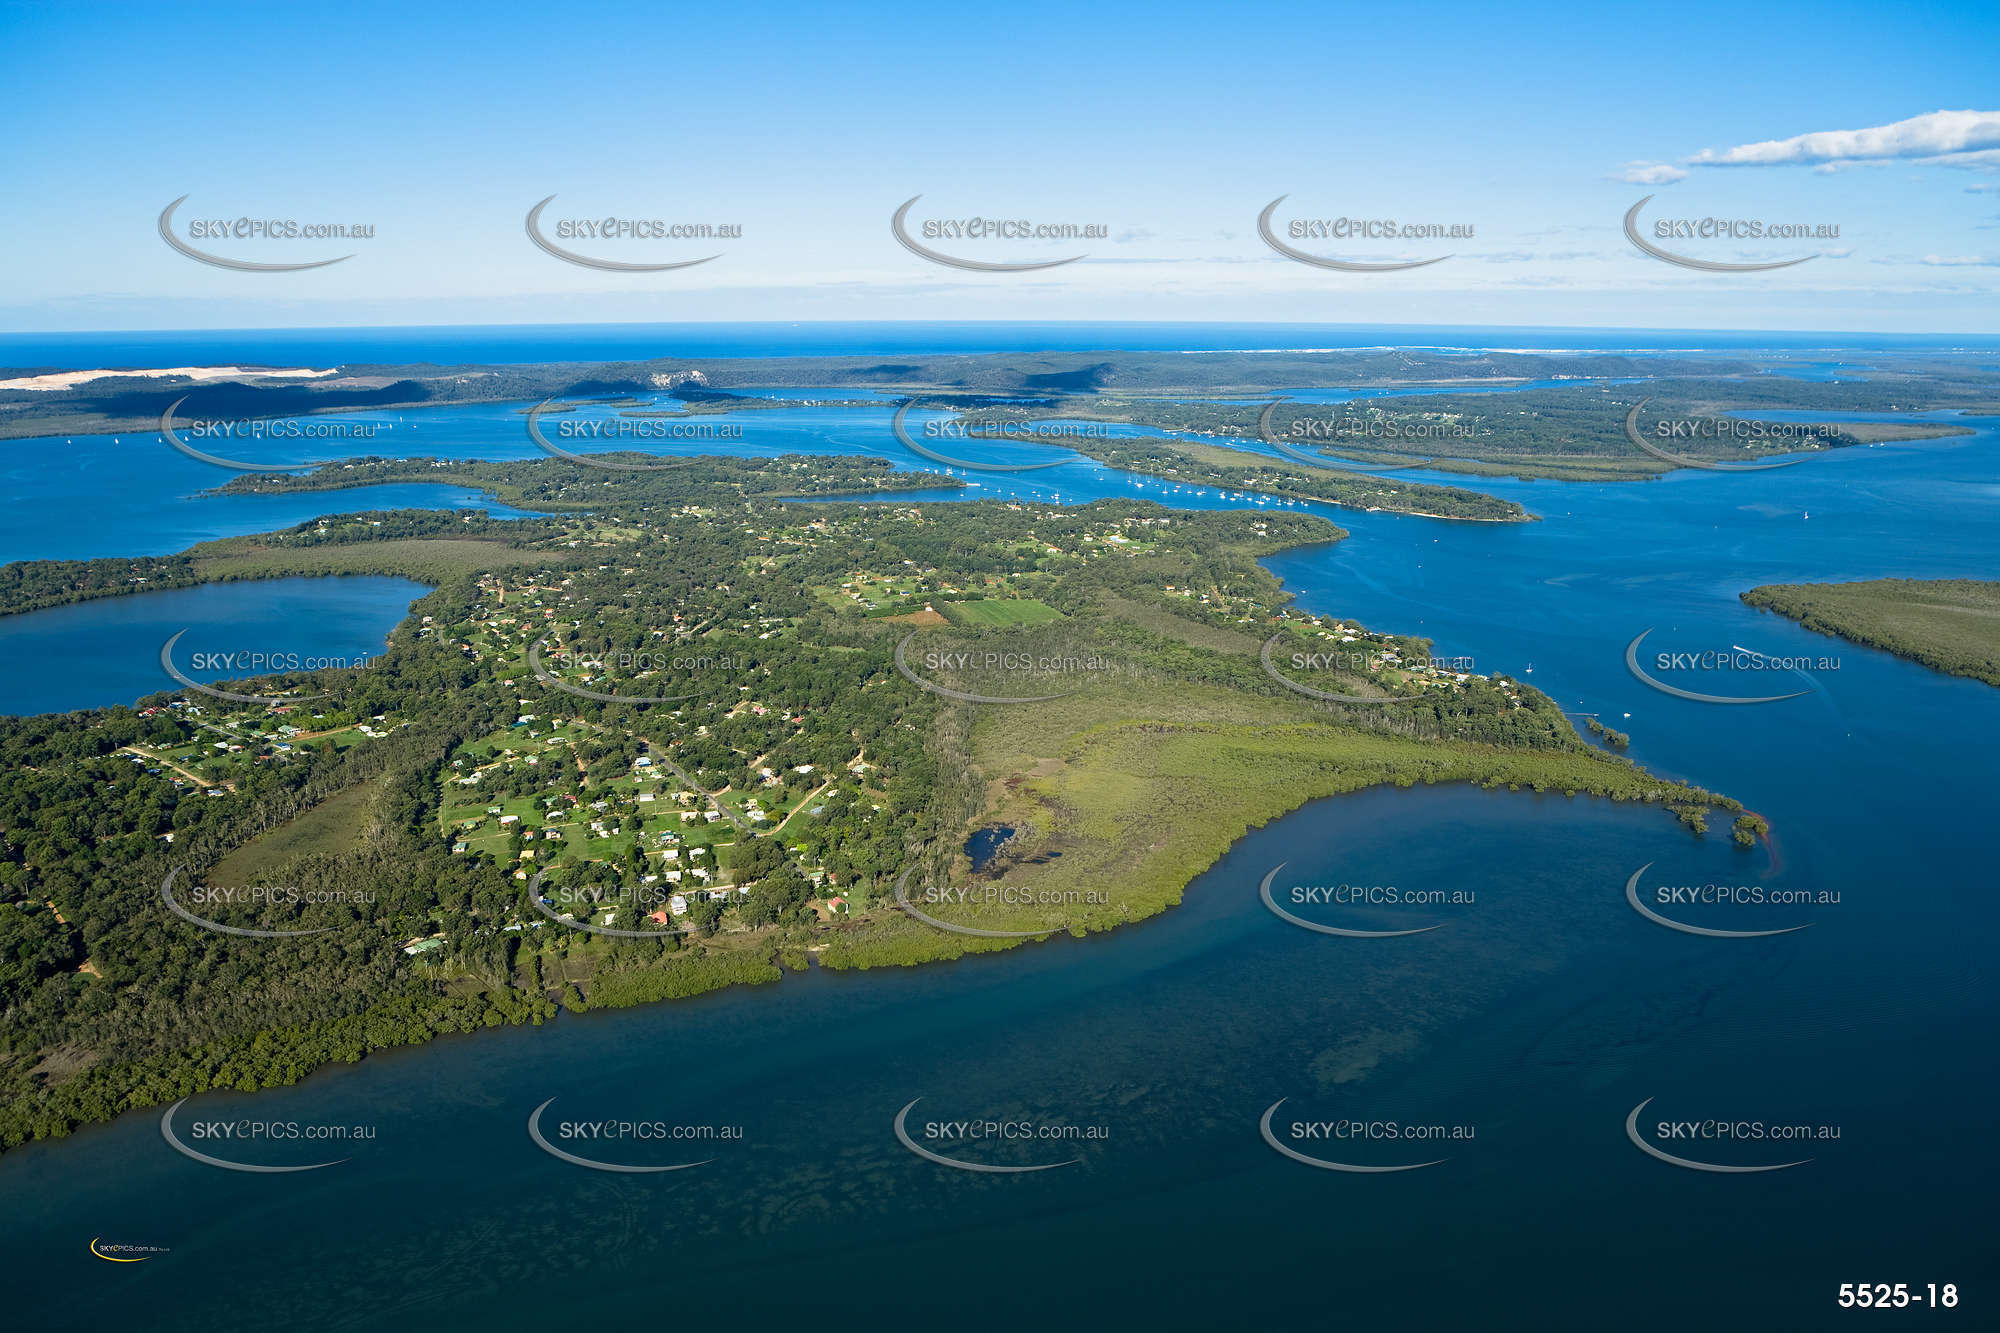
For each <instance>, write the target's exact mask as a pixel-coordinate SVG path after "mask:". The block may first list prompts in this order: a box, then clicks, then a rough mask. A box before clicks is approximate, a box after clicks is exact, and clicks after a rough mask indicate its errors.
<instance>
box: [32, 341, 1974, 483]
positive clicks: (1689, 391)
mask: <svg viewBox="0 0 2000 1333" xmlns="http://www.w3.org/2000/svg"><path fill="white" fill-rule="evenodd" d="M1867 359H1868V362H1869V364H1867V365H1866V366H1863V367H1861V368H1859V369H1857V370H1856V371H1855V372H1854V373H1853V374H1852V375H1851V376H1850V377H1847V378H1841V379H1832V380H1829V379H1820V378H1811V377H1808V376H1804V375H1802V374H1800V373H1799V371H1800V365H1799V363H1800V362H1810V360H1811V358H1810V357H1808V356H1806V355H1804V354H1801V355H1800V356H1798V357H1787V356H1785V355H1781V354H1771V353H1765V354H1761V355H1759V356H1755V357H1751V356H1745V355H1740V354H1723V353H1687V354H1676V355H1657V356H1638V355H1620V354H1614V353H1555V352H1549V353H1526V352H1495V351H1481V352H1470V351H1467V352H1446V351H1440V350H1421V349H1387V348H1381V349H1361V350H1350V351H1323V352H1274V353H1249V352H1198V353H1181V352H1176V353H1161V352H1123V351H1119V352H1112V351H1106V352H1101V353H1039V354H1022V353H991V354H980V355H935V356H912V357H906V358H900V359H894V360H886V359H883V358H879V357H853V356H845V357H764V358H701V359H690V358H673V357H662V358H656V359H653V360H647V361H624V362H604V363H595V362H558V363H548V364H536V365H513V366H436V365H422V364H419V365H347V366H338V367H332V368H327V369H324V370H315V371H313V372H312V373H311V375H310V376H308V377H305V378H300V377H298V376H297V375H287V374H284V373H282V372H280V371H277V370H274V369H266V370H263V371H260V370H258V369H256V368H250V369H244V370H241V371H240V372H237V373H232V374H229V375H223V376H214V375H208V376H204V377H203V378H201V379H198V380H197V379H193V378H189V377H187V376H184V375H180V376H177V375H174V374H171V373H168V372H162V373H161V374H159V375H157V376H150V375H144V374H140V375H132V374H129V373H121V374H119V375H117V376H115V377H114V376H110V375H108V374H107V375H106V376H103V377H99V378H94V379H90V378H86V379H83V380H81V381H80V382H77V383H74V384H70V385H67V386H65V387H62V388H60V389H49V388H29V387H25V386H26V385H28V384H29V383H31V371H32V368H24V370H23V371H21V372H18V373H15V372H0V440H4V439H21V438H28V437H56V436H73V435H76V434H108V433H113V432H140V431H154V430H157V429H158V427H159V423H160V420H161V416H162V413H164V412H165V411H166V410H167V408H168V407H169V406H170V405H172V404H175V403H177V402H179V401H180V400H182V399H183V398H185V399H186V400H187V401H186V404H185V407H184V408H183V409H182V410H183V411H185V412H186V413H188V414H190V415H196V414H198V415H201V416H205V417H209V418H214V419H230V420H252V419H270V418H282V417H296V416H302V415H309V414H323V413H338V412H366V411H385V410H391V409H393V410H398V411H401V410H406V409H411V408H422V407H437V406H446V405H451V404H464V403H499V402H525V403H535V402H540V401H544V400H548V399H552V398H562V399H568V400H579V399H589V398H597V399H600V400H617V401H621V402H626V403H627V405H628V406H630V407H631V408H632V409H633V410H632V415H635V416H658V415H675V416H714V415H717V414H727V413H734V412H753V411H754V412H757V413H760V414H762V413H771V412H783V411H786V410H789V409H793V408H796V407H798V406H799V405H800V403H799V401H797V400H793V399H788V398H786V397H784V396H782V395H780V396H760V395H758V394H756V393H752V392H745V391H754V390H772V389H779V390H782V389H785V388H786V387H787V386H793V385H802V384H803V385H814V386H823V388H824V390H831V391H847V390H852V391H855V393H856V395H857V396H856V397H854V398H851V399H842V398H835V399H827V398H824V397H821V398H816V399H815V400H814V401H813V405H814V406H815V407H821V408H824V407H829V406H832V407H846V408H853V409H856V410H862V409H868V408H875V409H880V408H881V407H882V406H884V405H885V403H884V401H883V400H881V399H875V400H872V401H871V400H870V398H868V397H867V396H866V395H868V394H888V395H897V396H901V397H903V398H905V399H914V400H919V401H927V402H932V403H938V404H943V403H948V402H953V401H954V400H955V401H956V402H957V403H959V404H962V405H965V406H967V407H973V406H978V407H982V408H986V409H988V410H990V411H992V412H994V413H997V414H1001V415H1011V416H1012V417H1013V418H1014V419H1031V418H1050V417H1058V416H1061V417H1075V418H1082V419H1088V420H1096V421H1107V422H1111V421H1115V422H1122V423H1127V424H1131V425H1135V426H1141V427H1146V428H1149V429H1153V430H1157V431H1162V432H1173V433H1182V434H1192V435H1195V436H1199V437H1204V438H1205V439H1207V440H1213V441H1215V442H1217V443H1220V444H1227V445H1240V444H1241V443H1243V442H1247V441H1256V440H1260V439H1261V438H1262V437H1263V435H1264V434H1265V429H1266V427H1268V428H1270V429H1272V430H1275V432H1276V433H1277V434H1278V436H1279V438H1282V439H1287V440H1291V441H1294V442H1295V443H1297V444H1298V445H1299V446H1300V447H1301V448H1302V449H1304V450H1307V451H1319V453H1318V455H1317V456H1319V457H1324V458H1326V459H1327V460H1328V462H1329V463H1330V464H1336V465H1337V464H1338V463H1340V462H1349V463H1361V464H1364V465H1369V466H1376V467H1393V468H1408V467H1419V466H1421V467H1426V468H1430V469H1434V470H1438V471H1444V472H1453V473H1461V474H1465V475H1470V476H1499V475H1510V476H1521V477H1548V478H1558V479H1564V480H1594V481H1630V480H1644V479H1647V478H1650V477H1655V476H1659V475H1661V474H1663V473H1665V472H1667V471H1669V470H1671V468H1672V467H1673V466H1674V464H1673V463H1671V462H1668V461H1664V460H1662V459H1661V458H1659V457H1656V456H1654V455H1652V454H1650V453H1648V452H1647V451H1646V450H1644V449H1642V448H1640V447H1637V446H1636V445H1635V444H1634V443H1633V442H1632V440H1631V439H1630V438H1629V436H1628V435H1627V434H1626V431H1625V429H1624V420H1625V414H1626V412H1627V410H1628V409H1629V408H1631V407H1633V406H1634V405H1636V404H1638V403H1640V402H1641V401H1642V400H1646V399H1651V400H1652V401H1651V402H1648V403H1647V404H1646V408H1645V415H1644V419H1643V421H1642V422H1640V423H1639V428H1640V429H1641V430H1642V431H1644V432H1646V433H1647V434H1648V435H1649V436H1650V435H1653V434H1655V433H1659V434H1658V438H1660V439H1661V440H1662V441H1663V442H1665V443H1668V444H1669V446H1670V448H1671V451H1672V452H1673V453H1675V454H1678V455H1682V456H1686V457H1692V458H1696V459H1699V460H1703V461H1716V462H1724V463H1729V462H1738V463H1740V462H1749V461H1755V460H1758V459H1764V458H1770V457H1777V456H1780V455H1788V454H1789V455H1797V454H1801V453H1811V452H1815V451H1818V450H1823V449H1830V448H1843V447H1850V446H1853V445H1857V444H1869V443H1877V442H1883V441H1905V440H1917V439H1929V438H1936V437H1942V436H1950V435H1962V434H1965V433H1967V432H1966V429H1965V428H1964V427H1962V426H1959V425H1956V424H1954V423H1952V422H1950V421H1944V420H1938V419H1924V418H1922V417H1921V416H1920V415H1919V414H1925V413H1938V412H1947V411H1957V412H1967V413H1986V414H1992V413H1996V412H2000V380H1997V379H1996V376H1995V374H1994V373H1993V370H1992V368H1991V367H1990V365H1988V364H1987V363H1985V362H1984V361H1982V360H1981V359H1979V358H1977V357H1970V356H1968V357H1958V356H1952V355H1946V354H1924V355H1917V354H1896V353H1885V352H1872V353H1869V354H1868V358H1867ZM9 375H11V376H12V377H11V378H8V376H9ZM1305 390H1341V391H1346V392H1347V393H1349V394H1352V395H1353V396H1352V397H1351V398H1349V399H1348V400H1347V401H1342V402H1328V403H1319V404H1310V403H1299V402H1290V403H1282V404H1281V405H1280V407H1279V409H1278V411H1277V413H1276V415H1275V416H1274V417H1272V418H1270V419H1268V420H1263V419H1262V418H1261V414H1262V410H1263V408H1264V407H1266V406H1268V405H1269V402H1270V400H1271V399H1273V398H1274V397H1276V398H1282V397H1283V396H1284V395H1285V394H1287V393H1289V392H1296V391H1305ZM1385 393H1386V394H1389V395H1391V396H1374V395H1379V394H1385ZM1864 412H1865V413H1878V414H1884V415H1891V416H1895V417H1897V418H1899V420H1895V421H1889V422H1866V423H1860V422H1845V421H1841V420H1839V419H1838V418H1839V416H1840V415H1841V414H1850V413H1864ZM1771 413H1803V414H1808V417H1810V414H1813V413H1824V414H1826V415H1825V416H1824V417H1823V418H1819V419H1816V420H1815V419H1803V420H1799V421H1794V422H1787V423H1783V424H1782V425H1772V424H1770V420H1769V414H1771ZM1753 420H1755V421H1763V422H1765V423H1766V424H1765V425H1764V426H1762V427H1759V428H1754V429H1753V428H1751V427H1750V426H1749V422H1751V421H1753ZM1678 431H1685V432H1686V433H1685V434H1678V433H1673V432H1678ZM1295 432H1296V433H1295ZM1660 432H1666V433H1660ZM1126 447H1127V448H1130V447H1133V446H1130V445H1129V443H1128V444H1127V446H1126ZM1156 447H1158V448H1163V449H1167V450H1169V451H1173V450H1176V449H1178V448H1179V446H1178V445H1177V444H1176V443H1175V442H1173V441H1171V440H1168V441H1163V442H1162V443H1161V444H1159V445H1158V446H1156ZM1093 456H1096V457H1099V458H1100V459H1104V461H1110V460H1109V459H1105V458H1104V455H1103V454H1102V453H1101V452H1093ZM1117 465H1119V466H1123V465H1124V464H1123V463H1119V464H1117ZM1318 471H1321V472H1322V473H1323V474H1324V475H1326V476H1330V477H1331V478H1332V480H1328V481H1323V482H1320V483H1318V484H1319V485H1320V486H1322V487H1332V488H1334V489H1335V491H1336V492H1339V491H1342V490H1349V489H1352V488H1354V487H1356V486H1358V485H1360V484H1361V483H1359V482H1356V481H1354V480H1352V479H1351V478H1349V479H1343V478H1341V476H1340V474H1339V473H1338V472H1337V471H1334V470H1332V469H1325V470H1318ZM1335 502H1337V503H1348V501H1346V500H1337V501H1335ZM1495 503H1498V502H1495ZM1363 507H1369V506H1368V505H1367V504H1366V503H1365V502H1364V504H1363ZM1413 512H1446V513H1447V516H1451V517H1466V516H1471V515H1464V514H1458V513H1450V512H1449V511H1428V510H1426V511H1413ZM1479 516H1481V517H1492V515H1479Z"/></svg>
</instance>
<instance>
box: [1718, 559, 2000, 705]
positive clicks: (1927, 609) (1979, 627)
mask: <svg viewBox="0 0 2000 1333" xmlns="http://www.w3.org/2000/svg"><path fill="white" fill-rule="evenodd" d="M1742 598H1743V600H1744V601H1745V602H1747V603H1749V604H1750V605H1751V606H1755V607H1760V608H1762V609H1763V610H1766V611H1775V612H1777V613H1778V614H1779V615H1781V616H1786V617H1788V618H1790V619H1792V620H1796V621H1798V622H1799V623H1800V624H1801V625H1804V626H1805V627H1806V628H1807V629H1809V630H1813V631H1815V632H1817V633H1820V634H1826V635H1830V636H1832V637H1834V638H1841V639H1846V640H1848V641H1849V642H1851V643H1859V644H1865V645H1867V646H1868V647H1870V648H1880V649H1882V650H1883V651H1884V652H1890V653H1894V654H1895V655H1896V656H1898V657H1902V658H1907V659H1909V660H1910V661H1912V662H1921V663H1923V664H1924V665H1925V666H1927V667H1932V668H1934V669H1936V670H1938V671H1943V672H1945V673H1947V674H1949V675H1953V676H1970V677H1971V678H1972V679H1974V680H1983V681H1985V682H1986V683H1987V684H1988V685H2000V582H1993V581H1991V580H1981V579H1868V580H1864V581H1862V582H1858V583H1770V584H1766V585H1764V586H1763V587H1761V588H1752V589H1750V591H1748V592H1746V593H1743V594H1742Z"/></svg>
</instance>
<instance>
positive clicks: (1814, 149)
mask: <svg viewBox="0 0 2000 1333" xmlns="http://www.w3.org/2000/svg"><path fill="white" fill-rule="evenodd" d="M1996 149H2000V111H1931V112H1927V113H1926V114H1924V115H1921V116H1911V117H1910V118H1909V119H1908V120H1899V121H1896V122H1895V123H1894V124H1891V125H1876V126H1872V127H1870V128H1868V129H1862V130H1821V131H1819V132H1817V133H1813V134H1798V135H1794V136H1793V137H1791V138H1789V139H1766V140H1765V141H1764V142H1762V143H1751V144H1743V145H1740V146H1739V147H1736V148H1725V149H1723V150H1721V151H1720V152H1718V151H1716V150H1715V149H1712V148H1709V149H1704V150H1702V151H1701V152H1699V153H1696V154H1695V155H1694V156H1693V157H1691V158H1689V159H1688V161H1689V162H1691V163H1693V164H1695V165H1697V166H1705V167H1770V166H1807V165H1815V164H1818V163H1823V162H1859V161H1880V160H1882V159H1885V158H1905V159H1915V160H1918V161H1923V160H1939V159H1943V160H1945V161H1946V162H1947V163H1948V164H1950V165H1954V166H1958V165H1966V166H1971V165H1983V163H1981V162H1980V161H1979V160H1978V159H1982V158H1988V155H1989V153H1991V152H1992V150H1996ZM1968 159H1971V160H1968ZM1989 160H1990V159H1989Z"/></svg>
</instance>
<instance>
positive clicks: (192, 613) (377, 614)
mask: <svg viewBox="0 0 2000 1333" xmlns="http://www.w3.org/2000/svg"><path fill="white" fill-rule="evenodd" d="M429 591H430V589H429V588H427V587H425V586H424V585H423V584H421V583H412V582H411V581H410V580H408V579H397V578H383V577H379V576H375V575H342V576H339V577H335V578H292V579H260V580H250V581H244V582H240V583H212V584H205V585H203V586H201V587H196V588H170V589H167V590H165V591H162V592H152V593H140V594H137V595H135V596H130V597H106V598H101V599H99V600H97V601H92V602H79V603H76V604H75V605H72V606H56V607H50V608H49V609H47V610H45V611H30V612H28V613H27V614H25V615H17V616H0V712H7V713H60V712H67V711H69V710H70V709H72V708H100V707H104V706H105V705H108V704H129V703H131V702H133V701H134V700H136V699H139V698H142V697H144V696H146V695H148V694H154V693H157V692H159V691H161V690H173V691H177V692H181V693H186V691H185V690H184V688H183V687H182V686H181V685H179V684H177V683H176V682H175V681H174V680H173V678H172V677H171V676H169V675H167V673H166V672H165V670H164V669H162V667H161V666H160V650H161V648H162V646H163V645H165V644H166V642H167V640H168V639H170V638H172V637H173V636H174V635H176V634H179V633H180V632H181V631H182V630H186V631H187V634H186V636H185V637H183V638H182V639H181V640H180V641H179V642H178V643H177V644H175V646H174V652H173V663H174V665H175V667H177V668H178V669H179V670H180V672H181V674H183V675H185V676H187V677H188V678H189V679H191V680H196V681H200V682H202V683H204V684H207V683H210V682H213V681H218V680H226V679H237V678H242V677H248V676H254V675H263V674H265V673H266V671H269V670H273V669H275V667H264V668H261V669H256V670H243V669H236V670H231V669H229V668H227V667H224V666H219V665H218V666H208V665H204V664H205V663H206V662H208V661H209V660H210V655H224V654H233V653H244V654H256V653H262V654H265V655H266V658H265V659H263V660H267V661H269V662H271V663H274V664H277V663H289V662H290V661H292V660H294V658H296V659H297V660H300V661H301V662H305V661H308V660H311V659H325V660H327V664H328V665H334V664H336V663H347V664H359V663H361V662H364V661H366V660H367V659H370V658H373V657H376V656H378V655H379V654H380V653H381V651H382V649H383V647H384V646H385V645H386V644H387V643H388V641H389V631H390V630H392V629H394V628H395V627H396V625H397V624H398V623H400V622H401V621H402V619H403V617H404V616H405V615H407V614H408V613H409V609H410V603H411V602H414V601H415V600H417V598H419V597H422V596H423V595H424V594H426V593H428V592H429ZM222 660H224V661H231V660H235V659H231V658H227V657H224V658H222ZM188 697H190V698H193V697H194V696H193V695H189V696H188ZM197 702H198V700H197Z"/></svg>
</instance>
